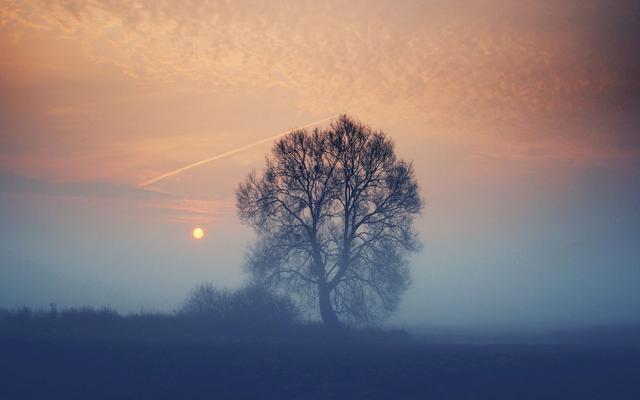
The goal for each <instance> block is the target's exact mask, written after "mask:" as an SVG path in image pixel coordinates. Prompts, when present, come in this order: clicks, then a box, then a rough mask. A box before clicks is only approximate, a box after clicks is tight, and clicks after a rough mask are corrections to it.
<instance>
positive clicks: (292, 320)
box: [0, 283, 408, 342]
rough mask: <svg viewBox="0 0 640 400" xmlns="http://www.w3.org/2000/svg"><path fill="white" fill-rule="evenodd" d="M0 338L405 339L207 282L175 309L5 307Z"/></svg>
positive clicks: (269, 295)
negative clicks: (335, 323) (318, 318)
mask: <svg viewBox="0 0 640 400" xmlns="http://www.w3.org/2000/svg"><path fill="white" fill-rule="evenodd" d="M0 336H1V337H22V338H26V337H31V338H56V337H60V338H72V339H81V340H92V339H97V340H142V341H187V342H188V341H202V340H229V339H233V340H236V339H247V340H262V339H277V338H283V339H284V338H286V339H305V340H314V339H318V340H340V341H345V340H346V341H351V340H358V341H360V340H370V339H372V340H387V339H393V340H398V339H401V340H405V339H407V338H408V334H406V333H405V332H401V331H397V330H396V331H383V330H380V329H374V328H359V329H355V328H343V329H341V330H340V331H335V330H333V329H328V328H326V327H324V326H323V325H322V324H320V323H318V322H311V321H305V320H303V319H302V318H301V316H300V313H299V311H298V310H297V309H296V307H295V305H294V303H293V302H292V301H291V300H290V299H289V298H287V297H286V296H283V295H280V294H275V293H273V292H271V291H269V290H267V289H265V288H263V287H259V286H254V285H249V286H245V287H242V288H239V289H235V290H231V289H220V288H217V287H215V286H214V285H213V284H210V283H206V284H202V285H199V286H197V287H196V288H194V289H193V290H192V291H191V292H190V293H189V294H188V296H187V297H186V299H185V301H184V303H183V304H182V305H181V307H180V308H179V309H178V310H177V311H175V312H172V313H148V312H140V313H133V314H120V313H118V312H117V311H115V310H113V309H110V308H94V307H79V308H66V309H61V310H59V309H58V308H57V307H56V306H55V305H54V304H51V306H50V308H49V309H48V310H33V309H30V308H28V307H23V308H18V309H13V310H9V309H3V308H0Z"/></svg>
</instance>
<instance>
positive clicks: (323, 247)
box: [236, 115, 422, 327]
mask: <svg viewBox="0 0 640 400" xmlns="http://www.w3.org/2000/svg"><path fill="white" fill-rule="evenodd" d="M418 191H419V188H418V184H417V182H416V179H415V177H414V172H413V168H412V166H411V164H409V163H406V162H404V161H402V160H399V159H398V158H396V155H395V151H394V145H393V143H392V141H391V140H390V139H389V138H388V137H387V136H386V135H385V134H384V133H383V132H380V131H373V130H371V129H370V128H369V127H368V126H365V125H363V124H361V123H360V122H357V121H355V120H353V119H352V118H350V117H349V116H346V115H343V116H341V117H340V118H339V119H338V120H337V121H336V122H334V123H333V124H332V125H331V127H329V128H327V129H323V130H320V129H315V130H313V131H312V132H308V131H305V130H298V131H295V132H292V133H290V134H288V135H287V136H285V137H283V138H282V139H280V140H278V141H277V143H276V144H275V145H274V147H273V149H272V151H271V155H270V156H269V157H267V165H266V168H265V170H264V172H263V174H262V175H261V176H257V175H256V174H255V173H252V174H250V175H249V176H248V178H247V180H246V181H245V182H244V183H242V184H241V185H240V186H239V188H238V190H237V193H236V195H237V206H238V210H239V215H240V218H241V220H242V221H243V222H245V223H247V224H249V225H251V226H252V227H253V228H254V229H255V230H256V232H257V234H258V240H257V242H256V244H255V245H254V246H253V248H252V250H251V251H250V254H249V257H248V265H247V267H248V269H249V271H250V272H252V273H253V274H254V276H256V277H259V278H260V279H262V280H263V281H267V282H270V283H271V284H273V285H277V286H280V287H283V288H285V289H287V290H289V291H293V292H294V293H297V294H298V295H300V296H301V298H304V299H306V300H308V301H310V303H311V304H315V305H316V306H317V308H318V309H319V311H320V315H321V317H322V320H323V321H324V323H325V324H326V325H327V326H332V327H336V326H339V325H340V320H339V318H338V316H339V317H340V319H343V320H349V321H353V322H365V321H371V320H375V319H378V318H383V317H385V316H387V315H388V313H389V312H391V311H393V310H395V309H396V307H397V305H398V303H399V300H400V295H401V294H402V292H403V291H404V290H405V289H406V288H407V286H408V284H409V270H408V265H407V261H406V255H407V253H408V252H411V251H416V250H417V249H418V248H419V243H418V241H417V236H416V233H415V231H414V230H413V228H412V222H413V219H414V217H415V216H416V215H417V214H419V212H420V209H421V207H422V203H421V199H420V196H419V193H418Z"/></svg>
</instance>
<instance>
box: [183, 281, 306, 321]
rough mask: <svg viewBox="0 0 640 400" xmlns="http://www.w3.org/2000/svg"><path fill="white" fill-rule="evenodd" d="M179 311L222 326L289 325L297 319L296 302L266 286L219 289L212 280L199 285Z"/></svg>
mask: <svg viewBox="0 0 640 400" xmlns="http://www.w3.org/2000/svg"><path fill="white" fill-rule="evenodd" d="M180 314H182V315H187V316H196V317H199V318H203V317H204V318H207V319H208V320H210V321H215V322H217V323H218V325H222V326H237V327H246V328H250V327H252V326H257V325H259V326H286V325H291V324H294V323H295V322H296V321H297V320H298V312H297V310H296V307H295V306H294V304H293V302H292V301H291V300H290V299H289V298H288V297H286V296H283V295H279V294H276V293H274V292H272V291H270V290H268V289H267V288H265V287H262V286H258V285H249V286H246V287H243V288H240V289H237V290H229V289H218V288H216V287H215V286H213V285H212V284H210V283H207V284H202V285H199V286H197V287H196V288H195V289H193V290H192V291H191V293H190V294H189V296H188V297H187V299H186V300H185V302H184V305H183V307H182V310H181V311H180Z"/></svg>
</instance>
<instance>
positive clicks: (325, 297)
mask: <svg viewBox="0 0 640 400" xmlns="http://www.w3.org/2000/svg"><path fill="white" fill-rule="evenodd" d="M319 289H320V291H319V301H320V316H321V317H322V322H324V325H325V326H327V327H329V328H339V327H340V321H339V320H338V316H337V315H336V312H335V311H334V309H333V307H332V306H331V299H330V297H329V293H330V291H329V288H328V287H327V285H326V284H324V285H323V284H321V285H320V288H319Z"/></svg>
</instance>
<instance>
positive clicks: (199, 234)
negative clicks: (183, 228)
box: [191, 228, 204, 240]
mask: <svg viewBox="0 0 640 400" xmlns="http://www.w3.org/2000/svg"><path fill="white" fill-rule="evenodd" d="M191 235H193V238H194V239H196V240H200V239H202V238H204V230H203V229H202V228H194V229H193V232H191Z"/></svg>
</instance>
